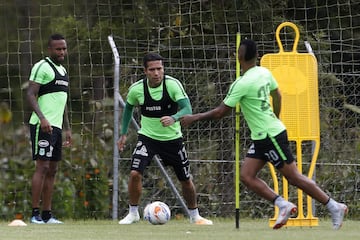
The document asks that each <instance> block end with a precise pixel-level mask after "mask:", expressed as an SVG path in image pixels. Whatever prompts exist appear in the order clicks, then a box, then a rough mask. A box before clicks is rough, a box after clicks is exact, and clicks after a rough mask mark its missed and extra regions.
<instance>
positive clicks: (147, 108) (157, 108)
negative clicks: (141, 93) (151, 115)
mask: <svg viewBox="0 0 360 240" xmlns="http://www.w3.org/2000/svg"><path fill="white" fill-rule="evenodd" d="M145 109H146V110H147V111H161V106H146V108H145Z"/></svg>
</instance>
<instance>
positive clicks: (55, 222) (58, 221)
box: [45, 217, 63, 224]
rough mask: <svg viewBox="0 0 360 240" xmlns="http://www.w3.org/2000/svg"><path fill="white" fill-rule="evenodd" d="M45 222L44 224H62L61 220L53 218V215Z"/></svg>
mask: <svg viewBox="0 0 360 240" xmlns="http://www.w3.org/2000/svg"><path fill="white" fill-rule="evenodd" d="M45 223H46V224H63V222H62V221H60V220H57V219H56V218H54V217H51V218H49V220H47V221H46V222H45Z"/></svg>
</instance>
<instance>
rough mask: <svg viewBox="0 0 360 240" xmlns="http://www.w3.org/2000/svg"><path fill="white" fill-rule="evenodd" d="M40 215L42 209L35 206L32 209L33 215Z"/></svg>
mask: <svg viewBox="0 0 360 240" xmlns="http://www.w3.org/2000/svg"><path fill="white" fill-rule="evenodd" d="M39 215H40V210H39V208H33V209H32V213H31V216H39Z"/></svg>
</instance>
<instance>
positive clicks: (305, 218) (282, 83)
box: [260, 22, 320, 227]
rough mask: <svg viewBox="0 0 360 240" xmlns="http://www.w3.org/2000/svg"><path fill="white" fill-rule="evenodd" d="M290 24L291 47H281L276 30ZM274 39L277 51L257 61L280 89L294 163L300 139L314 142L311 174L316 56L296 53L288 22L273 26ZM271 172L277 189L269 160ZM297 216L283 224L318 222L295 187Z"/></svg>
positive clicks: (316, 130)
mask: <svg viewBox="0 0 360 240" xmlns="http://www.w3.org/2000/svg"><path fill="white" fill-rule="evenodd" d="M284 27H291V28H292V29H293V30H294V31H295V39H294V44H293V48H292V51H284V48H283V45H282V42H281V40H280V30H281V29H282V28H284ZM276 41H277V43H278V45H279V49H280V50H279V52H278V53H274V54H265V55H264V56H263V57H262V58H261V60H260V65H261V66H264V67H267V68H268V69H269V70H270V71H271V72H272V73H273V75H274V77H275V78H276V79H277V81H278V83H279V88H280V90H281V93H282V110H281V115H280V118H281V120H282V121H283V122H284V124H285V125H286V127H287V129H288V136H289V140H290V141H295V142H296V155H297V166H298V170H299V172H301V173H302V172H303V170H302V164H303V162H302V142H303V141H313V142H314V143H315V146H314V152H313V155H312V159H311V163H310V167H309V172H308V175H307V176H308V177H309V178H312V177H313V174H314V169H315V163H316V160H317V157H318V153H319V149H320V120H319V97H318V69H317V60H316V58H315V56H314V55H313V54H310V53H298V52H297V45H298V42H299V30H298V28H297V26H296V25H295V24H293V23H291V22H284V23H282V24H280V25H279V26H278V27H277V29H276ZM269 167H270V172H271V176H272V178H273V181H274V190H275V192H277V193H279V181H278V179H277V176H276V173H275V170H274V167H273V166H272V165H270V164H269ZM282 183H283V185H282V189H283V196H284V198H285V199H288V197H289V196H288V182H287V180H286V179H285V178H283V179H282ZM297 194H298V216H297V217H296V218H290V219H289V221H288V222H287V224H286V226H318V225H319V224H318V218H316V217H314V216H313V213H312V201H311V200H312V199H311V197H309V196H307V203H306V204H307V205H306V209H307V213H306V215H304V204H303V192H302V190H300V189H298V190H297ZM278 214H279V209H278V208H277V207H275V215H274V217H273V218H271V219H270V220H269V226H270V227H272V226H273V225H274V224H275V221H276V218H277V216H278Z"/></svg>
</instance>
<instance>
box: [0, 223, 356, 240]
mask: <svg viewBox="0 0 360 240" xmlns="http://www.w3.org/2000/svg"><path fill="white" fill-rule="evenodd" d="M213 220H214V225H213V226H196V225H192V224H190V223H189V222H188V221H186V220H171V221H170V222H169V223H167V224H165V225H158V226H155V225H151V224H150V223H147V222H144V221H141V222H139V223H137V224H132V225H119V224H118V223H117V221H111V220H108V221H105V220H101V221H95V220H87V221H72V220H68V221H66V222H65V224H63V225H33V224H28V225H27V226H25V227H9V226H8V222H0V239H6V240H12V239H25V240H42V239H44V240H45V239H46V240H65V239H66V240H69V239H71V240H82V239H84V240H85V239H86V240H97V239H99V240H100V239H101V240H113V239H114V240H115V239H116V240H119V239H122V240H135V239H136V240H139V239H146V240H155V239H156V240H157V239H169V240H177V239H182V240H183V239H194V240H195V239H196V240H199V239H206V240H211V239H217V240H231V239H236V240H260V239H261V240H280V239H281V240H312V239H314V240H319V239H326V240H335V239H336V240H343V239H349V240H350V239H360V230H359V226H360V222H359V221H350V220H346V221H345V223H344V225H343V227H342V228H341V229H340V230H339V231H335V230H333V229H332V228H331V223H330V221H329V220H320V224H319V226H317V227H312V228H310V227H287V228H286V227H284V228H282V229H279V230H272V229H271V228H270V227H269V226H268V220H244V219H241V220H240V228H239V229H236V228H235V223H234V220H231V219H213Z"/></svg>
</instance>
